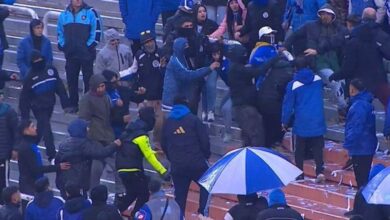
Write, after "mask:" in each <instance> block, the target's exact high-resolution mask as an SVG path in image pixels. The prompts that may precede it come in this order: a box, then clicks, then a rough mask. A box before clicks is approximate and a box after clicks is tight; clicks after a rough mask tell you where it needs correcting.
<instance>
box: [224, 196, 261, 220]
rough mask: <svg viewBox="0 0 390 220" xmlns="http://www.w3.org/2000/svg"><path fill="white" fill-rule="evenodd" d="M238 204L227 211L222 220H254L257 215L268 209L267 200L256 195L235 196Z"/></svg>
mask: <svg viewBox="0 0 390 220" xmlns="http://www.w3.org/2000/svg"><path fill="white" fill-rule="evenodd" d="M237 199H238V204H237V205H235V206H233V207H232V208H230V209H229V211H228V213H226V215H225V218H224V220H234V219H239V220H256V217H257V214H258V213H259V212H261V211H263V210H264V209H266V208H268V202H267V199H266V198H264V197H260V198H259V197H258V196H257V193H253V194H249V195H237Z"/></svg>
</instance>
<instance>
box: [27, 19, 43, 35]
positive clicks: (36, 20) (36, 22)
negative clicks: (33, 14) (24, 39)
mask: <svg viewBox="0 0 390 220" xmlns="http://www.w3.org/2000/svg"><path fill="white" fill-rule="evenodd" d="M38 25H43V22H42V21H41V20H39V19H35V18H34V19H32V20H31V22H30V34H31V36H33V37H38V36H35V35H34V31H33V28H34V27H36V26H38Z"/></svg>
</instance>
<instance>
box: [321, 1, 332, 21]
mask: <svg viewBox="0 0 390 220" xmlns="http://www.w3.org/2000/svg"><path fill="white" fill-rule="evenodd" d="M321 12H326V13H329V14H332V15H333V21H334V20H336V12H334V9H333V7H332V6H331V5H330V4H328V3H326V4H325V5H323V6H322V7H321V8H320V9H319V10H318V11H317V15H318V17H319V16H320V13H321Z"/></svg>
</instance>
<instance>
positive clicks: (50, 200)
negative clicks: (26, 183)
mask: <svg viewBox="0 0 390 220" xmlns="http://www.w3.org/2000/svg"><path fill="white" fill-rule="evenodd" d="M35 192H36V193H35V196H34V199H33V200H31V201H30V202H29V203H28V205H27V207H26V210H25V213H24V215H25V219H28V220H56V217H57V212H58V211H59V210H60V209H61V208H62V206H63V205H64V200H62V199H61V198H60V197H57V196H54V193H53V191H51V190H50V189H49V179H48V178H47V177H42V178H39V179H38V180H37V181H35Z"/></svg>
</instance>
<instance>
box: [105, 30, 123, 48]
mask: <svg viewBox="0 0 390 220" xmlns="http://www.w3.org/2000/svg"><path fill="white" fill-rule="evenodd" d="M104 38H105V39H106V42H107V44H108V43H110V41H111V40H119V39H120V36H119V32H118V31H116V30H115V29H114V28H110V29H108V30H106V31H105V32H104Z"/></svg>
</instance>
